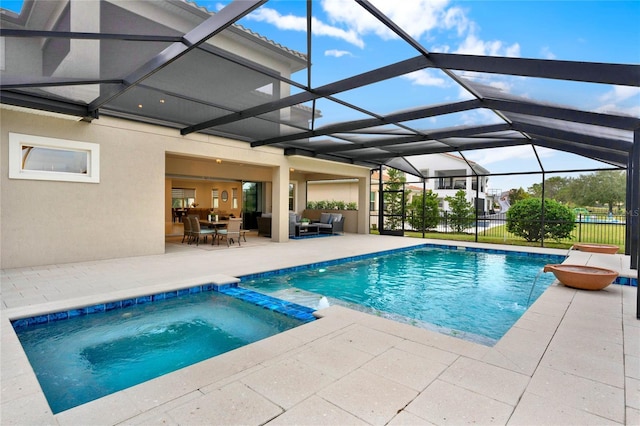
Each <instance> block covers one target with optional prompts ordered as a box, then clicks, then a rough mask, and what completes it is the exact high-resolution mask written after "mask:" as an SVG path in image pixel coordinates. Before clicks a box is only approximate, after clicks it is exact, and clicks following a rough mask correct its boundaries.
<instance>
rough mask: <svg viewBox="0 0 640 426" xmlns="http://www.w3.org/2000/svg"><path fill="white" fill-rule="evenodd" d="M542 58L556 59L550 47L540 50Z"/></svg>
mask: <svg viewBox="0 0 640 426" xmlns="http://www.w3.org/2000/svg"><path fill="white" fill-rule="evenodd" d="M540 56H542V57H543V58H544V59H556V55H555V54H554V53H553V52H552V51H551V49H549V46H544V47H543V48H542V49H540Z"/></svg>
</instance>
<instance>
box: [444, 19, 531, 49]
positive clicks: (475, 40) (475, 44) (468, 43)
mask: <svg viewBox="0 0 640 426" xmlns="http://www.w3.org/2000/svg"><path fill="white" fill-rule="evenodd" d="M477 33H478V28H477V25H476V24H475V23H471V24H470V25H469V32H468V34H467V36H466V37H465V39H464V40H463V41H462V43H460V46H459V47H458V49H456V51H455V52H454V53H462V54H466V55H482V56H485V55H486V56H509V57H518V56H520V45H519V44H518V43H514V44H512V45H510V46H507V45H505V44H504V43H503V42H501V41H500V40H493V41H484V40H482V39H480V38H479V37H478V35H477Z"/></svg>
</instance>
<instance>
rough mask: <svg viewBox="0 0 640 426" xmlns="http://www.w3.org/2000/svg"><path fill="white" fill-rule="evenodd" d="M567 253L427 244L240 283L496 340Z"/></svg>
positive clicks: (478, 339)
mask: <svg viewBox="0 0 640 426" xmlns="http://www.w3.org/2000/svg"><path fill="white" fill-rule="evenodd" d="M563 259H564V257H562V256H552V255H537V254H531V253H517V252H495V251H494V252H486V251H480V250H471V249H466V250H460V249H442V248H438V247H424V248H419V249H412V250H404V251H400V252H395V253H391V254H387V255H380V256H374V257H369V258H364V259H360V260H355V261H352V262H347V263H334V264H331V265H319V266H316V267H313V268H309V269H307V270H300V271H294V272H291V273H288V274H286V275H281V274H273V275H270V276H269V275H263V276H248V277H242V281H241V286H243V287H245V288H250V289H253V290H256V291H260V292H264V293H266V294H269V295H272V296H274V297H278V298H282V299H288V300H292V301H296V303H300V304H307V305H314V304H315V305H316V306H317V303H318V300H319V299H320V298H321V297H322V296H325V297H327V298H328V299H329V300H330V301H331V303H335V304H341V305H345V306H347V307H350V308H355V309H359V310H364V311H366V312H372V313H374V314H377V315H382V316H386V317H390V318H392V319H395V320H400V321H404V322H407V323H410V324H413V325H417V326H421V327H424V328H430V329H435V330H437V331H440V332H445V333H449V334H452V335H457V336H459V337H463V338H466V339H469V340H472V341H475V342H478V343H483V344H488V345H493V344H495V342H496V341H497V340H498V339H500V338H501V337H502V336H503V335H504V334H505V333H506V332H507V331H508V330H509V329H510V328H511V327H512V326H513V324H514V323H515V322H516V321H517V320H518V319H519V318H520V316H522V314H523V313H524V312H525V311H526V309H527V307H528V304H531V303H533V302H534V301H535V300H536V299H537V297H539V296H540V294H542V292H543V291H544V290H545V289H546V288H547V287H548V286H549V285H550V284H551V283H552V282H553V281H554V277H553V276H552V275H549V274H541V272H542V268H543V267H544V265H545V264H547V263H560V262H561V261H562V260H563ZM534 281H535V282H536V284H535V287H533V289H532V286H533V284H534ZM530 293H531V298H530V299H529V296H530Z"/></svg>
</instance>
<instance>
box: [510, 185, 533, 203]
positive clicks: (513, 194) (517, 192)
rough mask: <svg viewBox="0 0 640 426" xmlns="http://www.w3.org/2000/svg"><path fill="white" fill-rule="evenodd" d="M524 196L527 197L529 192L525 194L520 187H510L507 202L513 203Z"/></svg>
mask: <svg viewBox="0 0 640 426" xmlns="http://www.w3.org/2000/svg"><path fill="white" fill-rule="evenodd" d="M525 198H529V194H527V193H526V192H525V190H524V189H522V187H520V188H518V189H515V188H512V189H510V190H509V204H511V205H514V204H515V203H517V202H518V201H520V200H524V199H525Z"/></svg>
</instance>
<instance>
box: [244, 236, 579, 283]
mask: <svg viewBox="0 0 640 426" xmlns="http://www.w3.org/2000/svg"><path fill="white" fill-rule="evenodd" d="M422 248H436V249H443V250H465V251H471V252H484V253H491V254H506V255H513V256H529V257H538V258H545V259H548V260H549V262H553V263H561V262H562V261H563V260H564V259H565V258H566V256H561V255H557V254H545V253H528V252H520V251H509V250H499V249H485V248H477V247H466V246H455V245H445V244H433V243H425V244H419V245H416V246H411V247H402V248H397V249H391V250H384V251H378V252H375V253H367V254H360V255H357V256H350V257H343V258H340V259H334V260H327V261H323V262H315V263H307V264H305V265H298V266H292V267H290V268H284V269H278V270H274V271H266V272H258V273H255V274H247V275H242V276H240V277H238V278H240V283H242V282H246V281H250V280H256V279H260V278H268V277H273V276H277V275H285V274H288V273H291V272H298V271H305V270H308V269H316V268H322V267H327V266H333V265H339V264H342V263H347V262H354V261H358V260H366V259H372V258H375V257H380V256H386V255H389V254H396V253H402V252H407V251H412V250H417V249H422Z"/></svg>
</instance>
